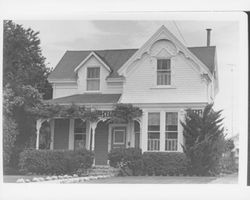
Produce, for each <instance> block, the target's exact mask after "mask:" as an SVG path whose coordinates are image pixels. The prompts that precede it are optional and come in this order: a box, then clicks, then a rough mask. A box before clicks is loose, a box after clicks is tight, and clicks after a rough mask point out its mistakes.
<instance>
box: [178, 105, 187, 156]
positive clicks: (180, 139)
mask: <svg viewBox="0 0 250 200" xmlns="http://www.w3.org/2000/svg"><path fill="white" fill-rule="evenodd" d="M184 117H185V110H184V109H181V110H180V111H179V113H178V146H177V150H178V151H179V152H182V151H183V149H182V146H181V145H183V144H184V139H183V127H182V125H181V123H180V122H181V121H182V122H184Z"/></svg>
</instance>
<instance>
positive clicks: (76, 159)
mask: <svg viewBox="0 0 250 200" xmlns="http://www.w3.org/2000/svg"><path fill="white" fill-rule="evenodd" d="M93 158H94V156H93V153H92V152H90V151H88V150H86V149H82V150H77V151H73V150H34V149H30V150H24V151H23V152H21V153H20V160H19V168H20V172H22V173H28V172H31V173H36V174H72V173H75V172H76V171H77V170H78V169H79V168H81V169H87V168H90V167H91V166H92V164H93Z"/></svg>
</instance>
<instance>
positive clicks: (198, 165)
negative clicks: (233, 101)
mask: <svg viewBox="0 0 250 200" xmlns="http://www.w3.org/2000/svg"><path fill="white" fill-rule="evenodd" d="M212 107H213V104H208V105H207V106H206V107H205V108H204V111H203V114H202V115H199V114H197V113H195V112H193V111H192V110H190V109H189V110H187V114H186V116H185V120H184V122H181V124H182V126H183V129H184V130H183V136H184V141H185V144H184V146H183V150H184V153H185V154H186V156H187V158H188V161H189V171H190V173H192V174H195V175H201V176H207V175H216V174H218V173H220V166H219V163H220V160H221V158H222V154H223V152H224V150H225V145H226V140H225V136H224V134H223V132H224V129H223V127H222V126H223V123H222V121H223V119H222V118H221V112H222V111H221V110H220V111H214V110H213V108H212Z"/></svg>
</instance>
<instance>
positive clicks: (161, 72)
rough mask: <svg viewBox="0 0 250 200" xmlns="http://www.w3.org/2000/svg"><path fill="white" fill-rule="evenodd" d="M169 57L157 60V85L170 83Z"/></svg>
mask: <svg viewBox="0 0 250 200" xmlns="http://www.w3.org/2000/svg"><path fill="white" fill-rule="evenodd" d="M170 63H171V62H170V59H158V60H157V85H171V66H170Z"/></svg>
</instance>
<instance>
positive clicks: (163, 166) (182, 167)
mask: <svg viewBox="0 0 250 200" xmlns="http://www.w3.org/2000/svg"><path fill="white" fill-rule="evenodd" d="M142 159H143V168H144V173H145V174H147V175H151V176H152V175H156V176H173V175H175V176H180V175H186V174H187V163H188V162H187V158H186V156H185V154H184V153H180V152H145V153H144V154H143V155H142Z"/></svg>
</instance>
